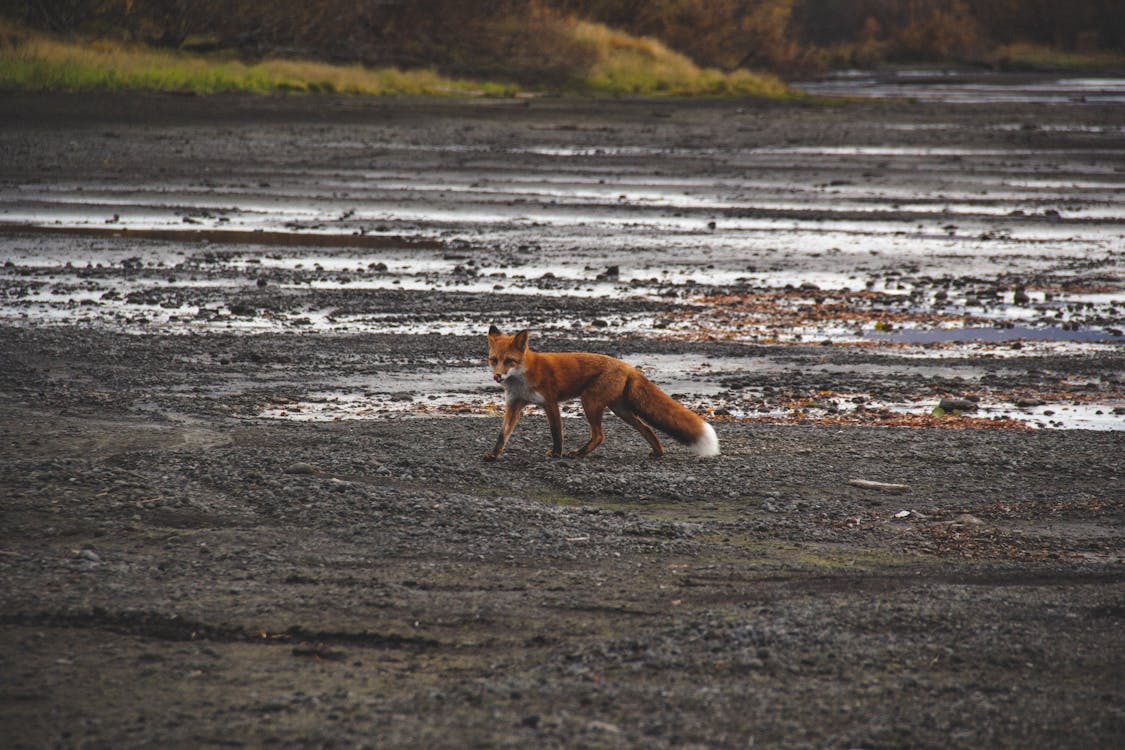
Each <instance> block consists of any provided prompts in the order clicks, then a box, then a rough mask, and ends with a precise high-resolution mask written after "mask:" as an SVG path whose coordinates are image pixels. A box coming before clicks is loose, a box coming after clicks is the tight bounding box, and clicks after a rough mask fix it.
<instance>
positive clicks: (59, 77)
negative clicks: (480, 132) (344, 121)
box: [0, 22, 516, 96]
mask: <svg viewBox="0 0 1125 750" xmlns="http://www.w3.org/2000/svg"><path fill="white" fill-rule="evenodd" d="M0 88H4V89H8V90H12V89H15V90H24V91H119V90H124V89H149V90H155V91H174V92H184V93H193V94H215V93H220V92H229V91H246V92H251V93H255V94H270V93H277V92H293V93H337V94H367V95H442V94H445V95H448V94H488V95H495V96H510V95H512V94H514V93H516V87H515V86H514V85H511V84H499V83H483V82H479V81H472V80H466V79H455V78H447V77H445V76H442V75H439V74H438V73H435V72H434V71H431V70H410V71H403V70H399V69H397V68H384V69H379V70H369V69H367V68H364V67H362V66H360V65H329V64H326V63H318V62H308V61H298V60H282V59H267V60H263V61H261V62H257V63H245V62H242V61H241V60H238V59H235V58H233V57H232V56H231V55H229V54H222V53H216V54H209V55H201V54H190V53H187V52H178V51H171V50H157V49H152V48H149V47H144V46H141V45H136V44H126V43H121V42H114V41H106V40H97V41H91V42H86V43H79V42H72V41H65V40H61V39H54V38H51V37H48V36H46V35H42V34H36V33H32V32H27V31H22V30H19V29H14V28H12V27H11V26H5V25H3V24H2V22H0Z"/></svg>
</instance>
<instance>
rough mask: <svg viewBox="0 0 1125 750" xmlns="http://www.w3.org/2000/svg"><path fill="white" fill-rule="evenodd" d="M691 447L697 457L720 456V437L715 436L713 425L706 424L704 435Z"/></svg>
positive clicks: (704, 424)
mask: <svg viewBox="0 0 1125 750" xmlns="http://www.w3.org/2000/svg"><path fill="white" fill-rule="evenodd" d="M690 447H691V450H692V451H693V452H694V453H695V455H697V456H717V455H719V437H718V436H717V435H716V434H715V430H714V429H713V428H712V427H711V425H709V424H707V423H706V422H704V423H703V434H702V435H700V436H699V439H698V440H696V441H695V442H694V443H692V444H691V446H690Z"/></svg>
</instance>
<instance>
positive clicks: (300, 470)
mask: <svg viewBox="0 0 1125 750" xmlns="http://www.w3.org/2000/svg"><path fill="white" fill-rule="evenodd" d="M285 473H286V474H319V473H320V469H318V468H316V467H315V466H313V465H312V464H307V463H305V462H303V461H298V462H297V463H295V464H290V465H289V466H287V467H285Z"/></svg>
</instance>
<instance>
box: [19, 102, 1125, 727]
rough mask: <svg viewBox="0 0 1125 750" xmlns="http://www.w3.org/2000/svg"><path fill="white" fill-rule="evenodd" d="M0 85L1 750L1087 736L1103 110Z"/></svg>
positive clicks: (1106, 153)
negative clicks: (612, 376)
mask: <svg viewBox="0 0 1125 750" xmlns="http://www.w3.org/2000/svg"><path fill="white" fill-rule="evenodd" d="M5 100H6V102H5V104H6V106H4V107H0V149H2V150H3V152H4V154H5V157H4V160H3V166H0V222H3V223H4V228H3V229H2V230H0V266H2V268H0V285H2V288H3V297H2V299H0V362H2V366H0V466H3V470H2V471H0V511H2V518H3V523H2V524H0V583H2V585H0V733H2V734H3V736H4V737H5V738H6V739H5V743H4V744H5V745H6V746H10V747H151V746H172V747H217V746H243V745H245V746H263V745H270V746H294V747H322V746H323V747H334V746H342V747H355V746H361V747H380V748H383V747H404V748H405V747H437V748H443V747H448V748H462V747H607V748H608V747H645V748H649V747H655V748H661V747H667V748H672V747H676V748H679V747H706V748H727V747H749V746H761V747H785V748H803V747H871V748H874V747H902V748H920V747H934V748H938V747H941V748H948V747H955V748H979V747H1012V748H1017V747H1018V748H1026V747H1052V748H1055V747H1075V748H1079V747H1080V748H1116V747H1120V746H1121V745H1122V743H1123V741H1125V711H1123V709H1122V706H1125V682H1123V680H1122V678H1121V675H1122V674H1125V660H1123V656H1122V655H1123V654H1125V628H1123V627H1122V618H1123V616H1125V544H1123V541H1122V540H1123V538H1125V537H1123V521H1125V492H1123V491H1122V487H1125V483H1123V477H1122V468H1123V463H1125V461H1123V456H1125V437H1123V436H1125V430H1123V429H1122V425H1121V422H1122V420H1123V416H1122V414H1121V412H1120V411H1115V410H1117V409H1121V410H1122V411H1125V408H1123V407H1125V395H1123V394H1125V385H1123V381H1122V373H1123V372H1125V354H1123V351H1122V344H1121V341H1120V336H1121V332H1120V329H1121V327H1122V318H1123V315H1122V311H1123V310H1125V304H1122V288H1123V279H1122V268H1121V263H1122V254H1121V244H1120V243H1121V238H1122V235H1123V232H1125V229H1123V226H1122V220H1121V216H1122V205H1121V198H1120V195H1121V193H1120V191H1119V187H1120V185H1121V184H1122V183H1123V182H1125V156H1123V155H1122V154H1125V150H1123V149H1122V145H1123V143H1125V132H1123V127H1125V123H1123V122H1122V119H1121V114H1120V110H1119V109H1118V108H1113V107H1099V106H1094V105H1089V104H1084V103H1078V102H1075V103H1070V104H1062V105H1053V106H1048V107H1045V106H1040V105H1033V104H1020V103H1007V104H995V105H960V104H958V105H953V104H942V103H927V104H917V103H915V104H911V103H904V102H883V103H848V104H815V105H804V106H776V105H762V104H755V103H748V102H702V103H685V102H668V101H661V102H635V101H624V102H614V101H578V102H574V101H566V100H542V101H533V102H530V103H526V102H491V101H468V102H458V101H447V102H412V101H401V100H387V101H379V102H370V101H360V100H348V99H333V98H327V99H308V98H278V99H263V98H250V97H246V98H243V97H216V98H208V99H192V98H182V97H162V96H155V95H140V94H136V95H118V96H113V97H103V96H25V95H18V96H16V95H5ZM8 104H11V105H12V106H7V105H8ZM599 181H601V182H599ZM834 183H835V184H834ZM781 191H788V192H785V193H784V194H783V193H782V192H781ZM349 212H351V213H349ZM950 227H952V228H950ZM490 323H496V324H498V325H500V326H501V327H503V328H505V329H506V330H512V329H515V328H518V327H523V326H530V327H532V328H533V329H534V335H533V338H532V343H533V346H534V347H537V348H540V349H543V350H554V351H565V350H574V349H582V350H593V351H600V352H604V353H609V354H613V355H615V356H620V357H623V358H625V359H627V360H629V361H631V362H634V363H637V364H640V365H642V366H643V367H644V368H645V369H646V371H648V372H649V373H650V375H651V377H652V378H653V379H654V380H655V381H656V382H657V383H659V384H661V385H663V386H664V387H665V388H666V389H667V390H668V391H669V392H671V393H673V394H674V395H676V396H677V397H678V398H680V399H681V400H683V401H685V402H686V403H688V404H689V405H691V406H692V407H693V408H696V409H698V410H699V411H700V412H702V413H704V414H705V415H707V417H708V418H709V419H710V420H711V421H712V423H713V424H714V426H715V429H716V432H717V433H718V437H719V439H720V443H721V446H722V455H721V456H719V457H717V458H714V459H706V460H700V459H697V458H695V457H694V456H692V455H691V454H690V453H689V452H688V451H686V450H685V449H683V448H682V447H680V446H677V445H675V444H674V443H672V441H670V440H665V444H666V447H667V449H668V453H667V455H666V456H665V457H664V458H663V459H661V460H659V461H654V460H651V459H648V458H647V457H646V455H647V452H648V451H647V446H646V445H645V443H644V441H643V440H642V439H641V438H640V436H639V435H637V434H636V433H634V432H633V431H632V430H630V429H629V428H628V427H627V426H625V425H624V424H623V423H621V422H620V421H616V420H612V419H608V420H607V423H606V433H607V437H606V442H605V443H604V444H603V445H602V446H601V447H599V448H598V450H597V451H596V452H595V453H594V454H593V455H591V456H590V457H588V458H587V459H585V460H582V461H573V460H552V459H549V458H547V457H546V456H545V455H544V453H545V451H546V449H547V448H548V447H549V444H550V438H549V432H548V428H547V424H546V420H545V418H544V417H543V415H542V414H541V413H540V412H536V411H532V412H531V413H529V414H528V415H527V416H526V417H525V418H524V420H523V421H522V422H521V423H520V426H519V428H518V429H517V431H516V433H515V435H514V436H513V438H512V441H511V443H510V444H509V449H508V453H507V454H505V456H503V457H502V459H501V460H499V461H496V462H485V461H483V460H482V459H481V457H482V455H483V454H484V453H485V452H486V451H487V450H489V449H490V448H491V447H492V443H493V441H494V439H495V433H496V430H497V429H498V427H499V420H500V417H499V414H500V408H501V396H500V394H499V391H498V389H497V388H496V387H495V385H494V384H493V383H492V382H491V380H490V377H489V373H488V371H487V368H486V366H485V363H484V357H485V348H486V344H485V336H484V332H485V331H486V330H487V327H488V325H489V324H490ZM956 331H991V332H992V334H990V335H991V336H992V339H991V340H980V339H970V340H959V339H958V337H957V335H955V332H956ZM934 332H937V333H936V334H935V333H934ZM927 335H931V336H936V338H935V339H934V340H932V341H926V340H922V339H923V338H924V337H925V336H927ZM920 337H921V338H920ZM941 399H952V400H951V401H947V402H946V403H947V405H949V406H950V408H949V409H947V410H942V411H939V412H936V413H935V411H934V407H935V406H937V405H938V404H939V402H940V401H941ZM954 404H956V405H958V408H957V409H954V408H953V406H952V405H954ZM962 410H963V411H964V413H962ZM944 412H948V413H944ZM1083 420H1085V421H1083ZM1094 428H1096V429H1094ZM566 431H567V439H568V442H570V443H571V444H577V443H578V441H580V440H582V439H583V438H584V434H585V423H584V421H583V420H582V419H581V416H580V414H579V413H578V412H577V411H575V410H573V409H571V410H569V411H567V412H566ZM853 480H863V481H860V482H855V481H853Z"/></svg>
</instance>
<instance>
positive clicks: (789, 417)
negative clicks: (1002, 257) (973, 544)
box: [255, 354, 1125, 430]
mask: <svg viewBox="0 0 1125 750" xmlns="http://www.w3.org/2000/svg"><path fill="white" fill-rule="evenodd" d="M624 356H625V358H626V360H627V361H629V362H630V363H631V364H634V365H635V366H637V367H638V368H639V369H641V370H642V371H643V372H645V374H646V375H648V377H650V378H651V379H652V380H653V381H654V382H656V383H657V384H659V385H660V387H661V388H662V389H663V390H665V391H666V392H667V393H669V394H671V395H673V396H674V397H675V398H676V399H677V400H680V401H681V402H682V403H685V404H686V405H688V406H689V408H692V409H693V410H695V411H697V412H699V413H701V414H717V415H721V416H720V417H719V418H720V419H726V420H735V421H750V422H753V421H771V422H781V423H793V424H796V423H806V422H810V421H812V422H825V423H829V424H838V425H841V426H847V425H853V424H854V425H872V424H874V425H888V426H922V425H925V426H934V427H949V428H960V427H966V426H968V427H973V428H980V427H988V426H996V427H1012V426H1022V427H1026V428H1032V429H1092V430H1125V399H1122V400H1119V401H1076V400H1073V399H1070V400H1066V399H1063V400H1058V399H1056V400H1054V401H1044V402H1040V403H1036V404H1034V405H1027V406H1024V407H1019V406H1017V405H1016V403H1017V401H1018V400H1019V399H1018V398H1017V397H1016V396H1015V395H1012V396H1010V397H1009V398H1008V400H1002V399H998V398H995V397H993V398H981V399H980V401H979V402H978V403H977V408H976V410H974V411H972V412H970V413H967V414H966V415H965V417H964V418H962V417H960V416H957V415H949V416H943V417H936V416H934V415H933V411H934V408H935V407H936V406H937V405H938V400H937V399H936V398H933V397H931V396H922V397H919V398H918V399H916V400H906V401H890V400H886V399H879V398H873V397H871V396H870V394H868V393H865V392H852V391H841V392H831V393H828V392H810V393H808V394H804V395H795V396H787V397H785V398H784V399H782V402H783V403H779V402H778V399H777V398H775V397H773V396H769V395H767V394H766V393H765V392H763V391H762V390H761V389H760V388H753V387H751V388H739V389H737V390H735V391H731V390H730V389H729V384H730V383H731V382H732V379H734V381H737V380H738V378H740V377H747V376H750V377H754V378H761V377H762V376H771V375H772V376H774V377H773V378H772V380H770V381H769V382H776V376H777V375H784V374H785V373H787V372H793V373H794V376H795V377H794V379H795V380H796V377H797V376H798V375H801V376H808V375H809V374H810V373H819V374H822V375H826V376H836V377H837V378H838V379H840V380H841V381H847V380H848V379H849V378H854V377H855V376H856V375H857V374H860V373H862V375H863V376H864V377H867V378H875V379H879V378H891V379H892V380H893V379H895V378H896V377H898V378H901V377H903V376H904V373H905V372H907V371H909V373H911V374H912V375H914V376H925V377H927V378H948V379H956V380H960V381H962V382H964V383H966V384H967V387H970V388H971V387H973V384H974V383H977V384H978V385H979V382H980V380H981V378H982V377H983V375H984V374H985V371H984V370H983V369H981V368H976V367H973V366H971V365H965V364H956V365H920V366H912V365H909V364H906V365H904V364H902V363H887V364H879V363H865V364H857V365H847V364H830V363H821V364H817V365H811V366H810V365H808V364H807V363H803V362H802V363H800V364H796V363H794V362H792V361H787V360H785V359H782V358H772V357H753V358H750V357H730V358H726V357H712V358H705V359H702V360H701V359H699V358H697V357H685V356H682V355H653V354H636V355H629V354H626V355H624ZM798 368H799V371H798ZM768 391H769V392H770V393H772V392H773V391H774V389H773V388H772V387H770V388H769V389H768ZM503 409H504V404H503V391H502V389H501V388H499V387H498V386H495V385H493V384H492V383H491V381H490V380H489V379H488V372H487V368H485V367H484V366H483V365H481V366H459V367H448V366H440V365H435V366H434V367H433V368H432V369H429V370H427V371H425V372H421V373H419V372H413V371H412V372H408V373H406V372H403V373H395V372H389V373H378V374H375V375H372V376H371V377H369V378H352V379H350V380H341V381H338V382H333V383H331V384H330V385H329V387H323V388H314V389H313V390H312V391H311V392H310V393H309V394H307V395H306V396H305V397H303V398H301V399H294V400H287V401H284V402H274V403H266V404H263V405H262V406H261V408H260V409H259V411H258V412H257V414H256V415H255V416H256V417H257V418H261V419H285V420H296V421H342V420H362V419H402V418H410V417H433V416H443V415H445V416H448V415H458V416H462V415H476V416H482V417H495V418H499V416H500V415H501V414H502V413H503ZM562 412H563V415H564V416H567V417H573V418H581V417H582V411H581V407H580V406H579V405H578V403H577V402H569V403H567V404H564V405H563V409H562Z"/></svg>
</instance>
